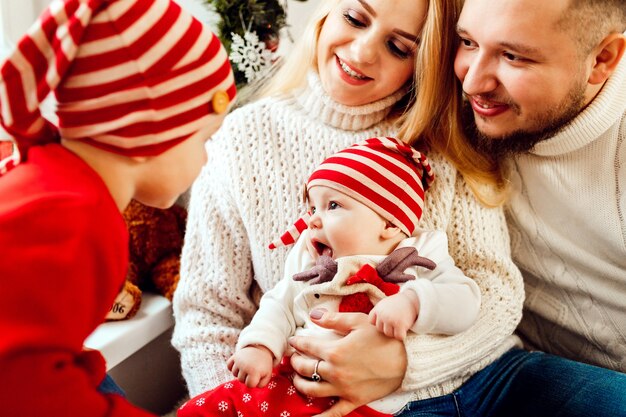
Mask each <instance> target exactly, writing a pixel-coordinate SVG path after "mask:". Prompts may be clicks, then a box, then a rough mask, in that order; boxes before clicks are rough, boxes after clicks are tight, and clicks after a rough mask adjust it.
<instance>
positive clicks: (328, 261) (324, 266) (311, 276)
mask: <svg viewBox="0 0 626 417" xmlns="http://www.w3.org/2000/svg"><path fill="white" fill-rule="evenodd" d="M336 273H337V262H335V260H333V258H331V257H330V256H328V255H322V256H320V257H319V258H318V259H317V262H315V266H314V267H313V268H311V269H309V270H308V271H303V272H299V273H297V274H295V275H294V276H293V279H294V281H308V282H309V284H321V283H322V282H327V281H330V280H332V279H333V277H334V276H335V274H336Z"/></svg>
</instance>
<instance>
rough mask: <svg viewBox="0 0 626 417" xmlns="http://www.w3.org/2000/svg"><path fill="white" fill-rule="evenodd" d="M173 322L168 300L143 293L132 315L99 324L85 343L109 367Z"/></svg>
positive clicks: (166, 328)
mask: <svg viewBox="0 0 626 417" xmlns="http://www.w3.org/2000/svg"><path fill="white" fill-rule="evenodd" d="M173 325H174V318H173V316H172V303H171V302H170V301H169V300H168V299H167V298H165V297H163V296H160V295H156V294H149V293H144V294H143V295H142V301H141V308H140V309H139V311H138V312H137V314H136V315H135V317H133V318H132V319H130V320H122V321H114V322H107V323H103V324H101V325H100V326H98V328H97V329H96V330H95V331H94V332H93V333H92V334H91V335H90V336H89V337H88V338H87V340H86V341H85V346H87V347H89V348H91V349H96V350H99V351H100V352H101V353H102V355H103V356H104V357H105V359H106V362H107V370H110V369H112V368H114V367H115V366H117V365H118V364H119V363H121V362H122V361H123V360H124V359H126V358H128V357H129V356H131V355H132V354H133V353H135V352H137V351H138V350H139V349H141V348H142V347H144V346H145V345H147V344H148V343H150V342H151V341H152V340H154V339H155V338H157V337H158V336H160V335H161V334H162V333H163V332H165V331H167V330H168V329H170V328H171V327H172V326H173Z"/></svg>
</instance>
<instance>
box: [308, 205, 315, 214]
mask: <svg viewBox="0 0 626 417" xmlns="http://www.w3.org/2000/svg"><path fill="white" fill-rule="evenodd" d="M309 212H310V213H311V214H315V207H313V206H311V207H309Z"/></svg>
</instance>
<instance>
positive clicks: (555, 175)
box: [509, 59, 626, 372]
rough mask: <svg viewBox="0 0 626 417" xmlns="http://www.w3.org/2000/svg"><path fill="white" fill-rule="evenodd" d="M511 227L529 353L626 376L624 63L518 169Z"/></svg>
mask: <svg viewBox="0 0 626 417" xmlns="http://www.w3.org/2000/svg"><path fill="white" fill-rule="evenodd" d="M512 168H513V173H512V185H513V195H512V199H511V202H510V207H509V220H510V229H511V239H512V245H513V246H512V248H513V255H514V259H515V260H516V261H517V262H518V264H519V266H520V268H522V270H523V273H524V280H525V283H526V294H527V295H526V303H525V310H524V318H523V320H522V324H521V326H520V335H522V336H523V338H524V339H525V342H528V345H529V346H530V347H536V348H539V349H541V350H544V351H547V352H551V353H555V354H559V355H563V356H566V357H569V358H572V359H575V360H580V361H584V362H588V363H592V364H596V365H599V366H603V367H606V368H612V369H615V370H619V371H621V372H626V59H622V62H621V63H620V64H619V67H618V69H617V72H615V73H614V74H613V75H612V76H611V77H610V79H609V80H608V82H607V83H606V84H605V85H604V87H603V88H602V90H601V91H600V93H599V94H598V96H597V97H596V98H595V99H594V100H593V101H592V103H591V104H590V105H589V106H588V107H587V108H585V110H584V111H583V112H582V113H581V114H580V115H578V116H577V117H576V118H575V119H574V120H573V121H572V123H570V124H569V125H568V126H566V127H565V128H564V129H563V130H561V131H560V132H559V133H558V134H557V135H555V136H554V137H553V138H551V139H549V140H546V141H544V142H540V143H539V144H537V145H536V146H535V148H534V149H533V151H532V152H530V153H528V154H524V155H520V156H518V157H516V158H515V160H514V163H513V166H512Z"/></svg>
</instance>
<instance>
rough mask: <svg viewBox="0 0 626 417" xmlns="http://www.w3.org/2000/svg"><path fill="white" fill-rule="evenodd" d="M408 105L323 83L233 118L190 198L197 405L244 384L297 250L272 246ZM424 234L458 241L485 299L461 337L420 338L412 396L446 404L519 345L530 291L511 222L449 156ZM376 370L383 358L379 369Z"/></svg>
mask: <svg viewBox="0 0 626 417" xmlns="http://www.w3.org/2000/svg"><path fill="white" fill-rule="evenodd" d="M396 100H397V97H390V98H387V99H384V100H383V101H381V102H376V103H372V104H368V105H365V106H360V107H356V108H355V107H346V106H343V105H340V104H338V103H334V102H333V101H332V100H331V99H330V98H329V97H328V96H326V95H325V94H324V92H323V90H322V88H321V85H320V83H319V78H318V77H317V76H314V75H311V76H309V88H308V89H305V90H304V91H301V92H299V93H298V94H296V95H295V96H294V97H288V98H282V99H276V98H274V99H263V100H260V101H257V102H254V103H252V104H249V105H246V106H244V107H242V108H240V109H238V110H235V111H234V112H233V113H231V114H230V115H229V116H228V117H227V118H226V120H225V122H224V124H223V126H222V128H221V129H220V130H219V132H218V133H217V134H216V135H215V136H214V138H213V139H212V140H211V141H210V142H209V144H208V153H209V161H208V163H207V165H206V167H205V168H204V169H203V171H202V173H201V175H200V177H199V178H198V180H197V181H196V182H195V184H194V186H193V188H192V192H191V198H190V207H189V216H188V223H187V234H186V237H185V245H184V248H183V253H182V265H181V280H180V283H179V284H178V288H177V290H176V293H175V296H174V313H175V318H176V327H175V331H174V337H173V344H174V346H175V347H176V348H177V349H178V350H179V351H180V354H181V363H182V372H183V376H184V378H185V380H186V382H187V386H188V389H189V392H190V394H191V395H192V396H193V395H196V394H199V393H201V392H203V391H206V390H208V389H210V388H213V387H214V386H216V385H217V384H220V383H223V382H225V381H227V380H230V379H232V376H231V374H230V373H229V372H228V370H227V368H226V359H227V358H228V357H229V356H230V355H231V354H232V353H233V351H234V348H235V344H236V342H237V337H238V335H239V333H240V331H241V329H242V328H243V327H244V326H245V325H246V324H247V323H249V322H250V320H251V318H252V316H253V314H254V312H255V311H256V309H257V306H258V300H259V298H260V294H261V292H264V291H267V290H269V289H270V288H272V287H273V286H274V285H275V284H276V283H277V282H278V281H279V280H280V279H281V278H282V276H283V268H284V265H285V258H286V254H287V250H286V249H284V248H283V249H278V250H274V251H270V250H268V244H269V242H271V241H272V240H274V239H275V238H276V237H277V236H279V235H280V233H282V232H283V231H284V230H286V228H287V227H288V226H289V225H291V224H292V223H293V221H294V219H296V218H298V217H299V215H301V214H302V212H303V210H304V205H303V203H302V197H301V195H302V189H303V186H304V183H305V181H306V179H307V178H308V176H309V174H310V173H311V171H312V170H313V169H314V168H315V167H316V166H318V165H319V164H320V163H321V162H322V161H323V160H324V159H325V158H326V157H328V155H331V154H333V153H335V152H337V151H339V150H341V149H343V148H345V147H347V146H349V145H351V144H353V143H355V142H357V141H361V140H363V139H367V138H369V137H373V136H380V135H393V133H394V130H393V126H392V125H391V124H390V123H388V122H386V121H384V120H383V119H384V118H385V117H386V114H387V113H388V111H389V108H390V106H391V105H392V104H393V103H395V102H396ZM429 158H430V160H431V164H432V166H433V169H434V171H435V175H436V178H435V182H434V183H433V186H432V187H431V188H430V189H429V191H428V192H427V193H426V201H425V207H424V215H423V218H422V220H421V223H420V224H419V227H421V228H425V229H438V230H443V231H446V232H447V234H448V239H449V252H450V255H451V256H452V257H453V258H455V261H456V264H457V266H458V267H459V268H461V270H463V271H464V272H465V274H466V275H467V276H468V277H470V278H473V279H475V280H476V282H477V283H478V285H479V287H480V289H481V293H482V306H481V312H480V316H479V319H478V321H477V323H476V324H475V325H473V326H472V327H471V328H470V329H469V330H467V331H465V332H463V333H461V334H458V335H455V336H438V335H413V336H411V337H409V338H408V339H407V340H406V350H407V355H408V358H409V362H408V368H407V372H406V376H405V379H404V381H403V385H402V389H403V390H410V391H414V392H415V399H422V398H430V397H434V396H439V395H444V394H447V393H449V392H451V391H452V390H454V389H455V388H457V387H458V386H460V385H461V384H462V383H463V382H465V381H466V380H467V379H468V378H469V377H470V376H472V375H473V374H474V373H475V372H476V371H478V370H480V369H482V368H484V367H485V366H487V365H488V364H489V363H491V362H492V361H493V360H494V359H495V358H497V357H498V356H500V355H501V354H502V353H504V352H505V351H506V350H508V349H510V348H511V347H513V346H515V345H516V344H518V342H519V339H517V337H515V336H512V333H513V331H514V329H515V327H516V325H517V323H518V322H519V320H520V316H521V311H522V304H523V284H522V280H521V275H520V273H519V271H518V269H517V268H516V267H515V266H514V264H513V262H512V260H511V258H510V250H509V238H508V232H507V229H506V223H505V219H504V214H503V211H502V210H500V209H486V208H484V207H482V206H481V205H480V204H479V203H478V202H477V200H476V199H475V198H474V196H473V194H472V192H471V191H470V190H469V188H468V187H467V186H466V184H465V182H464V181H463V179H462V178H461V177H460V176H459V174H458V172H457V171H456V170H455V169H454V168H453V166H452V165H451V164H449V163H448V162H446V161H445V160H444V159H443V158H442V157H441V155H438V154H435V153H432V154H430V155H429ZM373 360H375V358H374V359H373Z"/></svg>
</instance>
